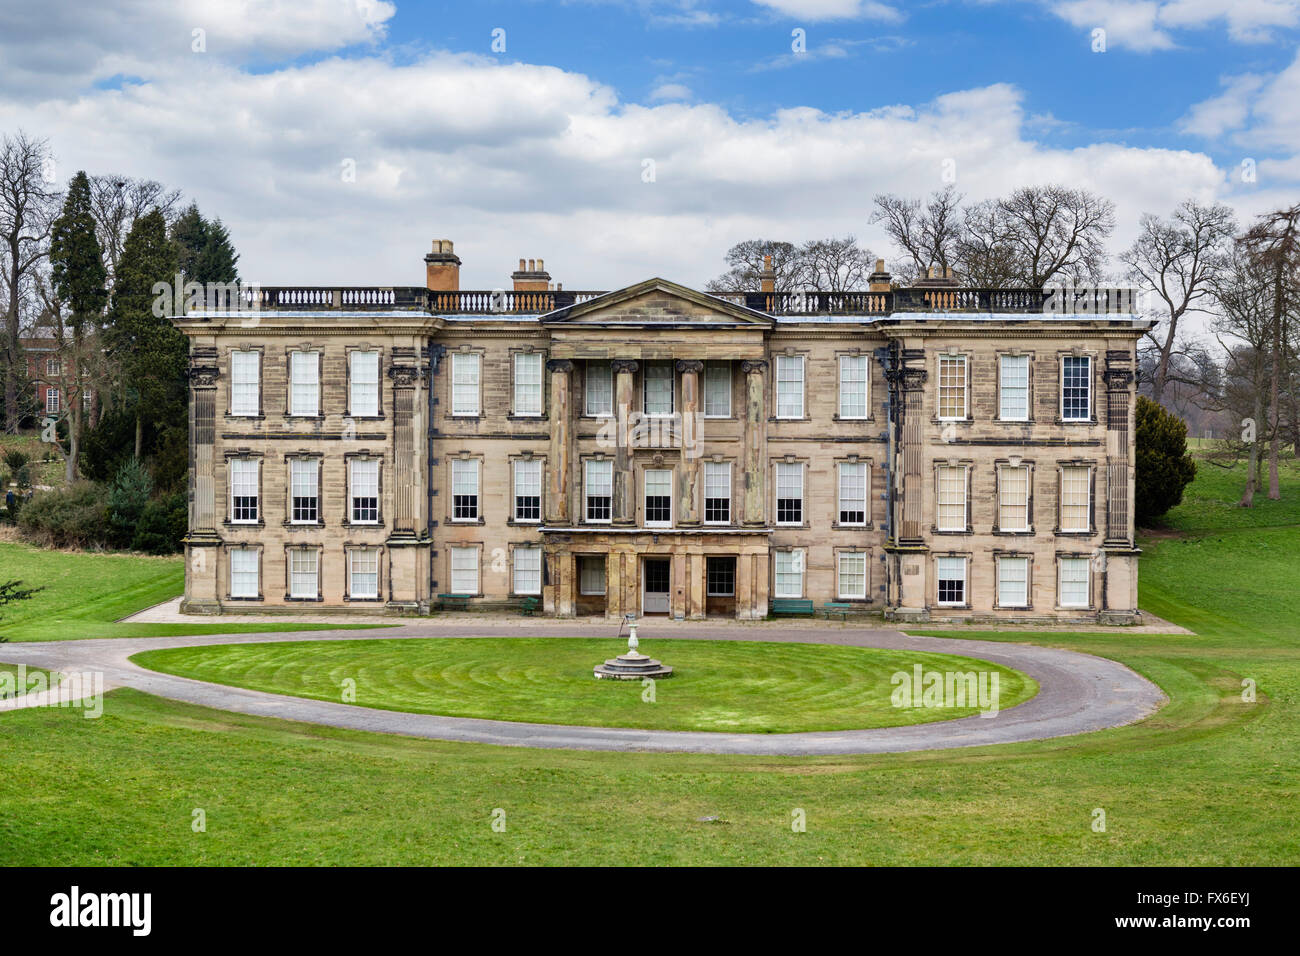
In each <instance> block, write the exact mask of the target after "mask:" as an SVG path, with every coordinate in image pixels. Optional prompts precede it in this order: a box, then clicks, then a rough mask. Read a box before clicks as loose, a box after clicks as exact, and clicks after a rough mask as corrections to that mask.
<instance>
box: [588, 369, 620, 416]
mask: <svg viewBox="0 0 1300 956" xmlns="http://www.w3.org/2000/svg"><path fill="white" fill-rule="evenodd" d="M586 379H587V383H586V388H585V390H584V394H585V398H586V403H587V407H586V414H587V415H589V416H591V417H593V418H595V417H599V416H602V415H612V414H614V370H613V369H612V368H610V365H609V363H608V362H597V361H590V362H588V363H587V375H586Z"/></svg>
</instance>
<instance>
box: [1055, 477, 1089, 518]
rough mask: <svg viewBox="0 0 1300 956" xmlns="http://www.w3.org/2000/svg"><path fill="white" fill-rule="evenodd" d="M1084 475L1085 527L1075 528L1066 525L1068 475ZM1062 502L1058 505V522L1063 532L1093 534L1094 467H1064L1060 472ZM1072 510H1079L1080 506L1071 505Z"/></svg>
mask: <svg viewBox="0 0 1300 956" xmlns="http://www.w3.org/2000/svg"><path fill="white" fill-rule="evenodd" d="M1076 471H1077V472H1082V473H1083V527H1074V526H1071V525H1067V524H1066V523H1065V508H1066V484H1067V481H1068V478H1067V476H1068V474H1069V473H1071V472H1076ZM1059 480H1060V489H1061V493H1060V500H1059V501H1058V502H1057V503H1056V511H1057V516H1058V517H1057V521H1058V523H1059V524H1060V526H1061V530H1062V531H1068V532H1071V533H1073V534H1091V533H1092V466H1090V465H1062V466H1061V472H1060V479H1059ZM1070 507H1071V508H1077V507H1079V506H1078V505H1071V506H1070Z"/></svg>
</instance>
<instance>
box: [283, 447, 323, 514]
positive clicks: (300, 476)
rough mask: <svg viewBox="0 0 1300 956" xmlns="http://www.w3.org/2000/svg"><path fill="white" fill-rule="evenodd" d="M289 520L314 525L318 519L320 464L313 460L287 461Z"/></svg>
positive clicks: (294, 459)
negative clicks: (289, 500)
mask: <svg viewBox="0 0 1300 956" xmlns="http://www.w3.org/2000/svg"><path fill="white" fill-rule="evenodd" d="M289 497H290V498H291V499H292V501H291V502H290V512H289V520H290V521H291V522H292V523H293V524H315V523H316V521H318V520H319V518H320V463H319V462H318V461H317V460H316V459H315V458H293V459H290V461H289Z"/></svg>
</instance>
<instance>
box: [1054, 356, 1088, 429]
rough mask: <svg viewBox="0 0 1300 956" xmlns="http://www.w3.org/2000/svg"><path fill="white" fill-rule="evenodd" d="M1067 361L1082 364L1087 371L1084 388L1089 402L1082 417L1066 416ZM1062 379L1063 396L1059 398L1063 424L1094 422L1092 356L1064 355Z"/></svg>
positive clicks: (1061, 371) (1062, 358)
mask: <svg viewBox="0 0 1300 956" xmlns="http://www.w3.org/2000/svg"><path fill="white" fill-rule="evenodd" d="M1067 361H1068V362H1082V363H1083V367H1084V370H1085V374H1084V388H1085V389H1086V391H1087V402H1086V405H1087V407H1086V408H1085V409H1084V411H1083V414H1082V415H1074V416H1067V415H1066V414H1065V363H1066V362H1067ZM1060 379H1061V394H1060V396H1059V399H1060V409H1061V421H1063V422H1090V421H1092V356H1091V355H1062V356H1061V369H1060Z"/></svg>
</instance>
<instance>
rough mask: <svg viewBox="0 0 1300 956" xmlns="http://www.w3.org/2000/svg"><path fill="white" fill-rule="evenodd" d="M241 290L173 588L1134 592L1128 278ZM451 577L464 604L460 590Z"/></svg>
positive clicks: (896, 601) (440, 250)
mask: <svg viewBox="0 0 1300 956" xmlns="http://www.w3.org/2000/svg"><path fill="white" fill-rule="evenodd" d="M425 263H426V277H427V281H426V286H425V287H422V288H421V287H414V288H266V287H263V288H258V289H246V290H244V292H243V293H242V294H241V296H240V297H238V298H237V299H235V300H234V301H233V302H232V305H231V307H230V308H228V309H225V310H212V309H209V310H207V311H200V312H191V313H189V314H187V315H185V316H180V317H176V318H175V320H174V321H175V322H176V325H177V326H178V327H179V328H180V329H181V330H182V331H183V332H185V334H186V335H187V336H188V337H189V340H190V352H191V371H190V376H191V388H192V395H191V398H192V401H191V410H190V415H191V422H190V435H191V463H192V468H191V475H192V477H191V500H192V503H191V513H190V533H189V535H188V537H187V542H186V547H187V557H188V563H187V568H188V571H187V577H186V589H185V602H184V605H183V606H184V608H185V609H186V610H188V611H192V612H198V613H203V612H216V611H218V610H222V611H231V610H238V609H248V610H257V611H266V610H268V609H301V608H302V607H303V606H304V605H309V606H313V607H318V608H328V609H339V610H345V609H349V608H352V609H357V608H360V609H367V610H372V611H373V610H374V609H375V608H376V607H380V608H391V609H400V610H410V611H417V612H423V611H427V610H429V609H430V608H431V607H436V606H437V605H438V604H439V603H449V602H455V603H467V604H469V605H471V606H473V605H478V604H483V605H492V604H497V603H500V602H510V601H518V600H520V599H522V598H525V597H529V596H532V597H536V598H538V599H540V601H541V603H542V606H543V607H544V609H545V611H546V612H548V613H551V614H556V615H560V616H571V615H592V614H595V615H604V616H607V617H609V618H617V617H620V616H622V615H624V614H637V615H641V614H655V613H662V614H669V615H672V616H674V617H679V618H698V617H703V616H728V617H736V618H740V619H754V618H761V617H764V616H765V615H766V614H767V613H768V610H769V607H770V605H771V602H772V601H774V600H786V599H808V600H812V601H814V602H815V603H818V604H821V603H826V602H835V603H844V604H849V605H852V606H855V607H860V608H863V609H872V610H882V611H884V612H886V613H887V614H888V615H889V616H891V617H895V618H900V619H920V620H941V619H969V618H972V617H975V618H994V619H1001V620H1007V619H1014V620H1086V621H1096V620H1104V621H1115V622H1124V621H1131V620H1133V619H1135V617H1136V615H1137V556H1138V551H1137V549H1136V548H1135V546H1134V537H1133V510H1132V506H1131V503H1132V497H1133V460H1134V455H1133V431H1132V420H1133V411H1132V406H1133V402H1134V399H1135V391H1134V389H1135V383H1134V379H1135V369H1136V363H1135V354H1134V350H1135V347H1136V342H1137V339H1138V337H1139V335H1140V334H1141V332H1142V331H1143V329H1144V328H1145V327H1146V325H1145V321H1144V320H1140V319H1138V318H1137V317H1136V316H1134V315H1133V314H1131V303H1130V302H1129V300H1128V299H1127V298H1126V297H1125V296H1124V295H1123V294H1122V293H1121V292H1119V291H1118V290H1091V291H1089V292H1088V293H1086V294H1084V293H1080V292H1074V291H1072V292H1071V293H1070V294H1069V295H1068V296H1065V297H1062V296H1060V295H1059V294H1057V295H1052V294H1051V293H1048V292H1043V291H1038V290H981V289H966V288H959V287H957V286H956V284H955V282H954V281H953V280H951V279H948V278H934V279H931V280H927V281H926V282H923V283H921V284H919V285H918V286H916V287H913V288H895V287H893V285H892V284H891V282H890V277H889V276H888V275H887V274H885V273H884V272H883V264H878V267H877V272H876V274H875V275H873V276H872V280H871V285H870V288H869V289H868V290H864V291H861V292H849V293H838V294H826V293H776V292H773V291H771V288H772V281H771V280H772V277H771V276H770V275H769V276H768V277H767V278H765V279H764V280H763V283H762V287H761V288H760V289H757V290H754V291H752V292H747V293H736V294H726V295H720V296H718V295H710V294H706V293H703V292H699V291H696V290H693V289H689V288H686V287H683V286H681V285H678V284H676V283H673V282H669V281H666V280H663V279H649V280H647V281H645V282H641V283H638V284H637V285H634V286H630V287H628V288H624V289H620V290H617V291H612V292H588V291H581V292H575V291H566V290H564V289H563V288H562V286H560V285H558V284H555V283H552V281H551V277H550V275H549V274H548V273H547V271H546V269H545V265H544V263H543V262H542V260H540V259H539V260H535V261H534V260H520V263H519V269H518V270H516V271H515V272H514V273H513V275H512V280H513V288H512V289H509V290H495V291H463V290H461V289H460V288H459V267H460V263H461V260H460V259H459V258H458V257H457V255H456V254H455V252H454V251H453V248H452V244H451V243H450V242H448V241H445V240H438V241H435V242H434V244H433V251H432V252H431V253H430V254H428V255H427V256H426V257H425ZM452 596H455V597H452Z"/></svg>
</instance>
